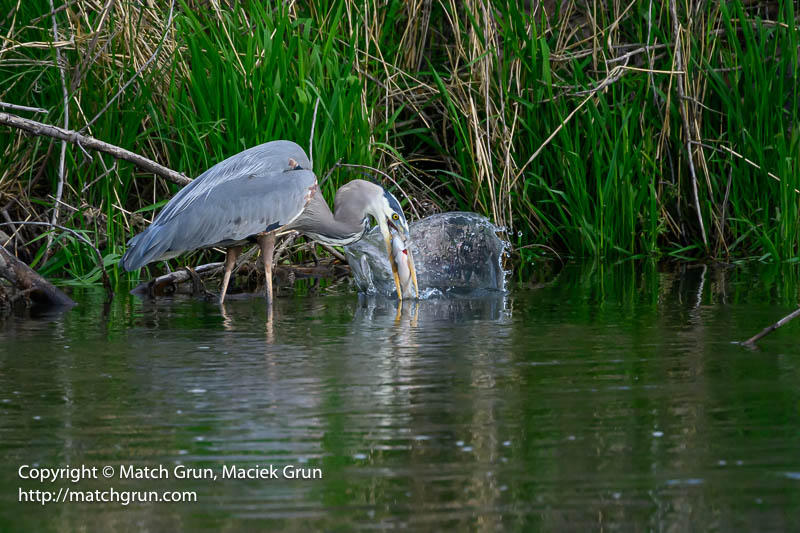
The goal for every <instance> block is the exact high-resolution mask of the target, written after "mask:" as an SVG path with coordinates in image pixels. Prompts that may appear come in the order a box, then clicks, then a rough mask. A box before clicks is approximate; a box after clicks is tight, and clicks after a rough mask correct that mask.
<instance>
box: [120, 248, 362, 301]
mask: <svg viewBox="0 0 800 533" xmlns="http://www.w3.org/2000/svg"><path fill="white" fill-rule="evenodd" d="M256 249H257V248H256ZM223 266H224V264H223V263H222V262H218V263H207V264H205V265H200V266H198V267H197V268H193V269H191V270H190V269H188V268H182V269H180V270H176V271H175V272H168V273H167V274H164V275H162V276H159V277H157V278H153V279H151V280H150V281H144V282H142V283H140V284H139V285H137V286H136V287H135V288H134V289H133V290H132V291H131V294H136V295H139V296H148V297H150V298H155V297H159V296H169V295H172V294H175V293H176V292H178V285H180V284H181V283H186V282H188V281H194V277H195V276H197V278H207V277H211V276H213V275H215V274H217V273H219V272H220V271H221V270H222V267H223ZM248 266H252V265H248ZM349 269H350V267H349V266H348V265H339V264H321V265H316V266H305V265H297V266H295V265H275V267H274V268H273V273H274V275H275V277H276V278H277V279H283V280H286V281H288V283H289V284H291V283H294V280H296V279H304V278H334V277H337V275H344V274H346V273H347V272H349ZM260 272H261V274H262V276H263V273H264V272H263V270H261V271H260ZM193 273H194V276H193V275H192V274H193Z"/></svg>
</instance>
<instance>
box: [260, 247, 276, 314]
mask: <svg viewBox="0 0 800 533" xmlns="http://www.w3.org/2000/svg"><path fill="white" fill-rule="evenodd" d="M258 245H259V246H260V247H261V257H262V258H263V260H264V273H265V274H266V276H267V291H266V297H267V305H269V306H272V253H273V252H274V251H275V234H274V233H267V234H264V235H259V236H258Z"/></svg>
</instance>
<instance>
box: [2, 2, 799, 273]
mask: <svg viewBox="0 0 800 533" xmlns="http://www.w3.org/2000/svg"><path fill="white" fill-rule="evenodd" d="M798 26H800V13H798V12H797V11H796V6H795V5H794V3H793V2H792V1H750V0H747V1H732V2H705V3H702V2H689V3H686V2H678V1H676V0H668V1H665V2H656V1H654V0H652V1H651V0H634V1H632V2H617V1H611V2H604V3H602V5H601V4H600V3H584V2H574V1H572V0H564V1H560V0H559V1H552V0H551V1H542V2H537V1H533V2H519V3H518V2H504V1H499V0H464V1H456V0H407V1H404V2H374V1H368V2H355V1H353V0H329V1H321V2H313V3H311V2H309V3H305V2H290V3H284V2H276V3H275V4H274V5H270V6H264V5H262V4H261V3H258V2H193V1H187V0H175V1H172V2H135V1H129V0H124V1H123V0H118V1H114V0H96V1H90V0H65V1H63V2H62V1H61V0H56V2H55V4H53V3H52V1H51V0H25V1H24V2H20V1H18V0H0V102H2V104H0V115H3V116H4V117H9V116H12V117H13V116H16V117H20V118H23V119H28V120H35V121H37V122H42V123H44V124H46V125H49V126H54V127H57V128H61V129H62V130H70V131H73V132H76V134H79V135H80V136H83V137H90V138H93V139H96V140H98V141H102V142H104V143H107V144H108V145H111V146H112V147H118V148H121V149H124V150H127V151H129V152H131V153H133V154H138V155H140V156H143V157H144V158H147V159H149V160H152V161H154V162H155V163H157V164H158V165H160V166H161V167H163V168H165V169H167V170H170V171H171V172H174V173H175V174H176V176H189V177H193V176H197V175H199V174H200V173H201V172H202V171H203V170H205V169H207V168H209V167H210V166H212V165H213V164H215V163H217V162H219V161H221V160H223V159H225V158H226V157H229V156H231V155H233V154H235V153H237V152H240V151H241V150H244V149H245V148H248V147H250V146H254V145H256V144H259V143H262V142H266V141H269V140H274V139H281V138H285V139H290V140H294V141H295V142H298V143H299V144H300V145H301V146H304V147H305V148H306V149H307V150H308V149H309V147H310V142H309V139H310V138H312V135H313V155H312V157H313V163H314V171H315V172H316V173H317V175H318V176H320V182H321V183H322V189H323V193H324V194H325V196H326V198H328V199H330V198H331V197H332V195H333V192H334V191H335V190H336V189H337V188H338V187H339V186H340V185H341V184H343V183H345V182H347V181H349V180H350V179H353V178H355V177H363V176H362V175H361V173H362V172H369V171H368V170H367V168H368V167H371V168H375V169H380V173H379V174H376V175H375V178H376V179H378V180H379V181H381V182H382V183H383V184H384V185H385V186H387V187H388V188H390V189H394V188H396V187H399V188H400V189H402V191H403V192H404V193H405V194H398V198H399V199H400V200H401V201H402V202H403V207H404V209H405V211H406V213H407V214H408V215H409V218H410V219H415V218H419V217H423V216H426V215H428V214H432V213H435V212H441V211H452V210H465V211H475V212H478V213H481V214H483V215H486V216H488V217H489V218H491V219H492V220H493V221H494V222H495V223H496V224H497V225H498V226H503V227H505V228H507V229H508V237H509V240H510V241H511V244H512V247H513V251H514V252H513V261H514V263H515V264H516V265H525V264H528V263H531V262H534V261H537V260H539V259H544V258H547V257H552V255H553V253H558V254H560V255H561V256H568V257H593V258H614V259H619V258H622V259H624V258H639V257H642V258H644V257H655V258H677V259H684V260H719V261H730V260H734V259H746V258H758V259H761V260H767V261H782V262H783V261H793V262H794V261H797V260H798V259H800V212H798V208H800V192H798V191H800V168H799V167H800V129H799V128H798V124H800V121H799V120H798V118H800V89H799V88H798V87H800V84H798V81H800V80H798V77H799V76H800V75H799V74H798V61H800V57H799V56H800V28H799V27H798ZM3 124H6V125H0V223H2V224H3V225H2V226H0V245H4V246H5V247H6V249H8V250H9V251H10V252H11V253H13V254H14V255H16V256H17V257H18V258H20V259H21V260H22V261H24V262H25V263H27V264H29V265H31V266H32V267H33V268H34V269H35V270H36V271H37V272H38V273H39V274H41V275H42V276H44V277H46V278H62V283H78V284H85V283H97V282H100V281H101V280H105V281H106V282H108V277H110V278H111V282H112V283H116V282H119V281H120V280H125V279H128V277H129V276H130V277H131V279H134V278H135V276H136V275H135V274H132V275H128V274H125V273H123V272H121V271H120V270H119V269H117V268H115V265H116V262H117V261H118V260H119V258H120V257H121V255H122V253H123V252H124V249H125V242H126V241H127V240H128V239H129V238H130V237H131V236H132V235H133V234H135V233H138V232H139V231H141V230H142V229H143V228H144V227H145V226H146V225H147V223H148V221H149V220H151V219H152V217H153V215H154V213H156V212H157V210H158V209H159V208H160V207H161V206H162V205H164V203H166V201H167V200H168V199H169V198H171V197H172V196H173V195H174V193H175V192H176V191H177V190H178V189H179V185H178V184H177V182H176V180H175V179H169V178H168V177H167V176H166V175H164V174H160V173H158V171H157V170H156V169H154V168H148V167H146V166H142V165H141V164H139V163H137V164H132V163H131V162H129V161H130V160H128V161H126V160H124V159H118V158H116V157H115V156H114V155H112V154H109V153H108V152H99V151H95V149H96V146H95V145H91V143H88V142H85V141H84V142H74V141H79V140H80V139H79V138H78V137H76V136H71V135H68V136H66V138H64V137H62V138H61V139H57V138H53V137H51V136H47V135H40V134H30V131H31V130H27V131H28V132H29V133H23V131H21V130H20V129H18V125H17V126H14V125H12V126H9V124H11V123H10V122H9V120H5V121H3ZM314 126H315V127H314ZM34 133H35V132H34ZM137 165H138V166H137ZM18 221H21V222H26V224H19V223H17V222H18ZM30 222H36V223H37V224H28V223H30ZM59 227H62V228H68V229H69V230H70V231H61V230H60V229H59ZM51 228H52V230H51ZM315 250H316V249H315V248H314V247H311V246H308V245H307V244H303V243H302V242H295V241H294V239H293V240H292V242H290V243H287V244H286V247H285V248H284V252H285V253H284V254H283V258H284V260H288V261H289V262H292V263H302V262H308V264H309V265H316V257H315V254H316V251H315ZM322 253H323V254H324V253H325V252H322ZM220 257H221V255H220V254H219V252H217V251H214V250H205V251H198V252H193V253H191V254H185V255H184V256H181V257H180V258H179V259H178V260H177V262H175V261H173V262H171V264H172V265H173V266H178V265H182V264H190V265H200V264H204V263H206V264H207V263H213V262H214V261H219V258H220ZM312 258H313V261H312ZM149 270H150V275H151V276H152V277H156V276H157V275H159V274H163V273H164V270H163V265H152V266H151V267H150V268H149Z"/></svg>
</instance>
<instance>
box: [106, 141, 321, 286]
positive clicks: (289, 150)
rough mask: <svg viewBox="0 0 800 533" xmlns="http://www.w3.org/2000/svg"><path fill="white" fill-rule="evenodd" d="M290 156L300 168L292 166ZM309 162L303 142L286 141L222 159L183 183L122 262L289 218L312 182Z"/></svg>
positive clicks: (214, 241)
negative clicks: (297, 143)
mask: <svg viewBox="0 0 800 533" xmlns="http://www.w3.org/2000/svg"><path fill="white" fill-rule="evenodd" d="M289 159H293V160H294V161H295V163H296V164H297V165H298V166H299V167H300V168H299V169H292V167H291V166H290V164H289ZM310 166H311V164H310V163H309V161H308V158H307V157H306V155H305V152H303V150H302V148H300V147H299V146H298V145H296V144H295V143H292V142H289V141H274V142H270V143H266V144H262V145H260V146H256V147H254V148H251V149H249V150H245V151H244V152H241V153H239V154H237V155H235V156H233V157H230V158H228V159H226V160H225V161H222V162H221V163H219V164H217V165H215V166H213V167H211V168H210V169H209V170H207V171H206V172H204V173H203V174H202V175H201V176H200V177H198V178H197V179H196V180H194V181H193V182H192V183H190V184H189V185H187V186H186V187H185V188H183V189H182V190H181V191H180V192H179V193H178V194H177V195H175V197H173V198H172V200H170V202H169V203H168V204H167V205H166V206H165V207H164V208H163V209H162V210H161V212H160V213H159V214H158V216H157V217H156V219H155V220H154V221H153V223H152V224H151V225H150V226H149V227H148V228H147V229H146V230H145V231H144V232H142V233H140V234H139V235H137V236H135V237H134V238H133V239H131V241H130V242H129V243H128V245H129V248H128V251H127V252H126V253H125V256H124V257H123V259H122V262H121V264H122V266H123V267H124V268H125V269H126V270H134V269H136V268H139V267H141V266H143V265H145V264H147V263H149V262H150V261H154V260H157V259H162V258H163V259H166V258H169V257H174V256H176V255H178V254H180V253H181V252H184V251H188V250H194V249H197V248H206V247H209V246H215V245H226V244H232V243H234V242H236V241H241V240H243V239H245V238H247V237H249V236H251V235H255V234H257V233H261V232H264V231H272V230H274V229H277V228H280V227H281V226H284V225H286V224H288V223H289V222H291V221H292V220H294V219H296V218H297V217H298V216H300V214H301V213H302V212H303V209H304V208H305V205H306V203H307V202H308V199H309V193H310V191H311V190H312V188H313V187H314V185H316V182H317V179H316V176H315V175H314V173H313V172H312V171H311V170H309V168H310ZM295 168H297V166H296V167H295Z"/></svg>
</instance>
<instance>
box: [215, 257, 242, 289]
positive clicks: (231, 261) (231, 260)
mask: <svg viewBox="0 0 800 533" xmlns="http://www.w3.org/2000/svg"><path fill="white" fill-rule="evenodd" d="M241 251H242V247H241V246H232V247H230V248H228V250H227V251H226V252H225V274H224V275H223V276H222V290H221V291H220V293H219V303H223V302H224V301H225V294H227V292H228V282H230V280H231V272H232V271H233V266H234V265H235V264H236V258H237V257H239V254H240V253H241Z"/></svg>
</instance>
